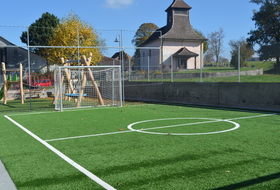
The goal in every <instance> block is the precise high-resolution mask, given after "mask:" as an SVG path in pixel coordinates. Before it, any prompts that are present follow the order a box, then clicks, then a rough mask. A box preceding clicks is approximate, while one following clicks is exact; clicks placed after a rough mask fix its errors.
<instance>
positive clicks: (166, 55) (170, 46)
mask: <svg viewBox="0 0 280 190" xmlns="http://www.w3.org/2000/svg"><path fill="white" fill-rule="evenodd" d="M182 47H186V48H187V49H188V50H189V51H191V52H194V53H196V54H198V55H200V43H199V42H182V41H181V42H180V41H178V42H174V41H173V42H172V41H165V42H164V43H163V64H165V65H167V68H170V64H171V56H172V55H173V54H174V53H176V52H177V51H178V50H179V49H181V48H182ZM176 61H177V59H176V58H173V68H175V69H176V68H177V66H176ZM195 62H196V66H195ZM188 69H200V56H198V57H196V59H195V58H194V57H193V58H190V59H189V60H188Z"/></svg>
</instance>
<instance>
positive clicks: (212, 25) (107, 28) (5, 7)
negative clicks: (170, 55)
mask: <svg viewBox="0 0 280 190" xmlns="http://www.w3.org/2000/svg"><path fill="white" fill-rule="evenodd" d="M184 1H185V2H186V3H187V4H188V5H189V6H191V7H192V9H191V10H190V22H191V25H192V26H193V28H195V29H197V30H199V31H201V32H202V33H203V34H204V36H205V37H207V36H208V35H209V34H210V33H212V32H215V31H218V30H219V28H223V30H224V33H225V38H224V43H223V50H224V52H223V54H222V56H223V57H226V58H228V59H230V46H229V45H228V43H229V41H230V40H239V39H240V38H241V37H245V38H246V37H248V34H247V33H248V32H250V30H252V29H254V28H255V23H254V22H253V21H252V19H251V18H252V16H253V10H254V9H255V10H258V9H259V7H258V6H257V5H256V4H254V3H250V0H184ZM0 2H1V7H2V9H1V19H0V36H2V37H4V38H5V39H7V40H9V41H11V42H12V43H14V44H18V40H19V36H20V35H21V32H22V31H24V29H25V27H28V26H30V25H31V24H32V23H34V22H35V21H36V20H37V19H39V18H40V17H41V15H42V14H43V13H45V12H49V13H51V14H54V15H55V16H57V17H58V18H63V17H66V16H67V15H68V14H69V13H71V12H74V13H75V14H77V15H78V16H79V17H80V19H81V20H83V21H85V22H88V23H90V24H91V25H92V26H93V27H94V29H95V30H97V31H100V32H101V33H102V35H106V39H107V41H106V44H107V46H109V47H118V44H116V43H114V40H115V38H120V36H122V42H123V47H131V46H132V44H131V43H130V42H131V40H132V39H133V36H134V34H135V32H136V30H137V29H138V28H139V27H140V26H141V24H143V23H154V24H156V25H157V26H158V27H163V26H165V25H166V22H167V13H166V12H165V10H166V9H167V8H168V7H169V6H170V5H171V4H172V2H173V0H79V1H77V0H47V1H42V0H25V1H21V0H9V1H6V0H0ZM3 26H5V27H3ZM7 26H16V27H15V28H11V27H7ZM18 26H20V27H18ZM11 30H12V31H11ZM120 30H121V32H120ZM108 36H110V37H108ZM128 51H129V50H128ZM112 53H113V52H110V51H109V52H107V54H108V55H107V56H112V55H109V54H112ZM132 54H133V53H131V55H132Z"/></svg>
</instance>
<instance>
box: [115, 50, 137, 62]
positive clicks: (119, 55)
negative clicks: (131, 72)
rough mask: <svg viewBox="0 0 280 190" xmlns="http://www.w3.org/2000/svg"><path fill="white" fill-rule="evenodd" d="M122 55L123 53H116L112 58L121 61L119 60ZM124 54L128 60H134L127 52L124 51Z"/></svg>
mask: <svg viewBox="0 0 280 190" xmlns="http://www.w3.org/2000/svg"><path fill="white" fill-rule="evenodd" d="M121 53H122V51H120V52H116V53H115V54H114V55H113V56H112V57H111V58H113V59H116V60H119V58H120V57H121ZM123 53H124V57H125V56H127V58H128V59H132V57H130V56H129V55H128V54H127V53H126V52H125V51H123Z"/></svg>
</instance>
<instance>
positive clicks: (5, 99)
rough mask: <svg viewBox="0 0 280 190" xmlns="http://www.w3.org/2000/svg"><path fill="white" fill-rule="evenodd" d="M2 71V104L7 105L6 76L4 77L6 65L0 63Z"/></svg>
mask: <svg viewBox="0 0 280 190" xmlns="http://www.w3.org/2000/svg"><path fill="white" fill-rule="evenodd" d="M2 71H3V80H4V94H3V104H4V105H5V104H7V98H6V96H7V89H8V86H7V85H8V84H7V75H6V65H5V63H4V62H2Z"/></svg>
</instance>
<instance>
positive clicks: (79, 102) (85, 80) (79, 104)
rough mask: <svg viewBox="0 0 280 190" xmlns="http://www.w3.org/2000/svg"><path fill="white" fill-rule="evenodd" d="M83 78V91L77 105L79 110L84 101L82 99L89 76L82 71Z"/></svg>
mask: <svg viewBox="0 0 280 190" xmlns="http://www.w3.org/2000/svg"><path fill="white" fill-rule="evenodd" d="M82 76H83V80H82V86H81V90H80V92H79V96H78V100H77V104H76V107H77V108H78V107H81V101H82V98H83V95H84V89H85V86H86V82H87V76H86V74H84V71H82Z"/></svg>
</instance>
